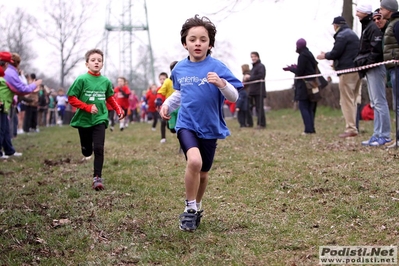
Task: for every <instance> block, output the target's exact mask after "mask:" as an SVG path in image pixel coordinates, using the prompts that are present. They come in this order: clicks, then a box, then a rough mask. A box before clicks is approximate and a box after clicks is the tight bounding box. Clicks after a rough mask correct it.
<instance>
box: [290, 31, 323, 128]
mask: <svg viewBox="0 0 399 266" xmlns="http://www.w3.org/2000/svg"><path fill="white" fill-rule="evenodd" d="M296 52H297V53H298V54H299V56H298V61H297V64H296V65H291V66H289V67H285V68H283V69H284V70H286V71H287V70H289V71H291V72H293V73H295V77H302V76H308V75H314V74H316V69H317V64H318V63H317V61H316V59H315V58H314V56H313V54H312V52H311V51H310V50H309V48H308V47H307V43H306V40H305V39H303V38H301V39H299V40H298V41H297V42H296ZM312 79H314V78H310V79H295V82H294V87H295V96H294V100H295V101H297V102H298V108H299V111H300V112H301V116H302V121H303V124H304V127H305V129H304V131H303V134H305V135H306V134H314V133H316V129H315V117H316V109H317V102H314V101H311V100H310V99H309V94H308V89H307V87H306V81H307V80H312Z"/></svg>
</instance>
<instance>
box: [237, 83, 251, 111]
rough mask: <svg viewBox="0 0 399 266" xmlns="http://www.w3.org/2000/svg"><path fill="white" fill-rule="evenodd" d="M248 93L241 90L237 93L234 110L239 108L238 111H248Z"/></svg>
mask: <svg viewBox="0 0 399 266" xmlns="http://www.w3.org/2000/svg"><path fill="white" fill-rule="evenodd" d="M248 105H249V104H248V93H247V91H246V90H245V89H244V88H242V89H241V90H240V91H239V92H238V100H237V101H236V108H239V109H240V111H248V108H249V107H248Z"/></svg>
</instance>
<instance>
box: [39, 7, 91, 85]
mask: <svg viewBox="0 0 399 266" xmlns="http://www.w3.org/2000/svg"><path fill="white" fill-rule="evenodd" d="M44 6H45V14H46V15H47V17H46V19H45V21H44V22H45V24H44V25H45V26H44V27H43V28H41V29H40V31H39V33H40V36H41V37H43V38H44V39H45V40H46V41H47V43H49V44H50V45H51V46H53V47H54V48H55V49H56V51H57V53H58V55H59V63H60V70H59V71H60V85H61V87H64V86H65V79H66V77H67V75H68V74H70V72H71V71H72V70H73V69H74V68H75V67H76V65H77V64H78V63H79V62H81V61H82V60H83V55H84V53H85V50H87V49H85V48H83V45H84V44H86V42H89V40H90V39H91V38H92V37H93V35H94V33H93V32H92V33H90V32H89V31H88V29H87V22H88V21H89V20H90V17H91V15H92V14H93V12H94V5H93V2H91V1H88V0H78V1H73V0H56V1H51V2H48V3H47V4H45V5H44Z"/></svg>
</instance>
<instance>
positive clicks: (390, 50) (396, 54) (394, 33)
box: [380, 0, 399, 148]
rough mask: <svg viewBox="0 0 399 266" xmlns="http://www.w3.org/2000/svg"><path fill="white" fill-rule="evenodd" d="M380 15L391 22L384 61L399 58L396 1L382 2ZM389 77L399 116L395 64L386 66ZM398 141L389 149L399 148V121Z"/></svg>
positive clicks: (398, 14) (384, 42)
mask: <svg viewBox="0 0 399 266" xmlns="http://www.w3.org/2000/svg"><path fill="white" fill-rule="evenodd" d="M380 13H381V15H382V17H383V18H384V19H387V20H388V21H389V23H388V26H387V27H386V29H385V32H384V37H383V45H384V46H383V55H384V61H388V60H392V59H398V58H399V23H398V22H399V12H398V2H397V1H396V0H382V1H381V3H380ZM385 67H386V70H387V75H388V76H389V77H390V82H391V84H392V101H393V108H394V110H395V111H396V112H397V114H399V101H397V100H396V99H397V98H396V97H398V96H399V95H397V92H398V91H399V84H398V83H399V72H398V71H397V67H396V66H395V64H394V63H389V64H385ZM395 127H396V130H395V131H396V133H395V134H396V141H394V142H393V143H392V144H390V145H388V148H394V147H397V146H398V144H399V130H398V129H399V121H398V120H397V121H396V125H395Z"/></svg>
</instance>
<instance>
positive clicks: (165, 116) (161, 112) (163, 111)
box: [159, 104, 170, 120]
mask: <svg viewBox="0 0 399 266" xmlns="http://www.w3.org/2000/svg"><path fill="white" fill-rule="evenodd" d="M159 115H160V116H161V117H162V119H165V120H169V119H170V115H169V106H167V105H165V104H163V105H162V106H161V109H160V110H159Z"/></svg>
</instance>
